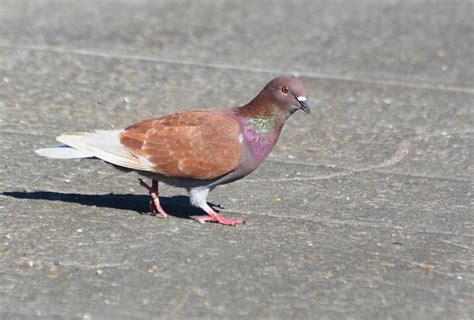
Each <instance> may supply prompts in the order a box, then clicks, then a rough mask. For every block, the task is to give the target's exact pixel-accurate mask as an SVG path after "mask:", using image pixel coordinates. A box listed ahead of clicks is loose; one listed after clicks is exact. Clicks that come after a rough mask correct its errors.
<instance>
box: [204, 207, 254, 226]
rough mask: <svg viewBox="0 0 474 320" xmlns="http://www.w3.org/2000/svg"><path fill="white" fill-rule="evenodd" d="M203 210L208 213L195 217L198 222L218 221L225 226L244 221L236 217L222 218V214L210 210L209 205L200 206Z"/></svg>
mask: <svg viewBox="0 0 474 320" xmlns="http://www.w3.org/2000/svg"><path fill="white" fill-rule="evenodd" d="M202 209H203V210H204V211H206V213H207V214H208V215H207V216H204V217H199V218H197V219H196V220H197V221H198V222H200V223H204V222H217V223H220V224H224V225H227V226H236V225H238V224H243V223H245V221H243V220H238V219H227V218H224V217H223V216H221V215H219V214H217V212H215V211H214V210H212V208H211V207H209V206H207V205H206V207H204V208H202Z"/></svg>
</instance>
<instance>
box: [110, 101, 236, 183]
mask: <svg viewBox="0 0 474 320" xmlns="http://www.w3.org/2000/svg"><path fill="white" fill-rule="evenodd" d="M239 134H240V125H239V123H238V122H237V121H236V120H235V119H233V118H232V117H230V116H228V115H227V114H225V113H224V112H219V111H215V110H214V111H210V110H192V111H187V112H181V113H176V114H172V115H169V116H166V117H162V118H158V119H152V120H146V121H143V122H139V123H137V124H134V125H132V126H130V127H128V128H126V129H125V130H123V131H122V132H120V134H119V140H120V143H121V144H122V146H124V147H125V149H126V150H128V151H129V152H130V153H132V154H133V155H134V156H136V157H137V159H138V161H139V162H140V163H142V164H144V165H146V166H148V167H149V168H150V171H156V172H159V173H161V174H164V175H166V176H171V177H192V178H195V179H213V178H217V177H219V176H222V175H224V174H226V173H228V172H230V171H232V170H234V169H235V168H237V166H238V165H239V162H240V141H239Z"/></svg>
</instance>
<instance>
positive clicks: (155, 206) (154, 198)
mask: <svg viewBox="0 0 474 320" xmlns="http://www.w3.org/2000/svg"><path fill="white" fill-rule="evenodd" d="M138 181H140V185H141V186H142V187H145V188H146V189H147V190H148V192H149V193H150V197H151V201H150V210H151V214H152V215H153V216H154V215H156V214H157V213H159V214H160V215H161V216H162V217H163V218H165V219H168V214H167V213H166V212H165V210H163V208H161V205H160V199H159V198H158V181H156V180H151V183H152V185H151V187H150V186H149V185H148V184H146V183H145V182H144V181H143V180H142V179H138Z"/></svg>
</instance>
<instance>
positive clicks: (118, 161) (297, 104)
mask: <svg viewBox="0 0 474 320" xmlns="http://www.w3.org/2000/svg"><path fill="white" fill-rule="evenodd" d="M299 109H301V110H303V111H304V112H306V113H309V112H310V108H309V106H308V103H307V101H306V97H305V95H304V88H303V85H302V83H301V82H300V81H299V80H298V79H296V78H292V77H278V78H275V79H273V80H271V81H270V82H269V83H268V84H267V85H266V86H265V87H264V88H263V90H262V91H261V92H260V93H259V94H258V95H257V96H256V97H255V98H254V99H253V100H252V101H250V102H249V103H248V104H246V105H244V106H242V107H234V108H230V109H222V110H216V109H195V110H190V111H184V112H178V113H174V114H171V115H167V116H164V117H161V118H155V119H149V120H144V121H141V122H138V123H135V124H133V125H131V126H129V127H128V128H125V129H121V130H98V131H94V132H90V133H86V132H80V133H64V134H62V135H60V136H59V137H57V140H58V141H59V142H61V143H62V145H60V146H57V147H53V148H46V149H39V150H36V153H37V154H39V155H41V156H45V157H48V158H59V159H73V158H91V157H96V158H99V159H102V160H103V161H106V162H108V163H111V164H114V165H116V166H119V167H125V168H127V169H132V170H136V171H137V172H138V173H139V174H140V175H142V176H144V177H149V178H151V180H152V183H151V185H148V184H147V183H145V182H144V181H143V180H141V179H139V181H140V184H141V185H142V186H143V187H145V188H146V189H147V190H148V192H149V194H150V197H151V201H150V209H151V211H152V214H153V215H156V214H160V215H161V216H162V217H164V218H167V217H168V214H167V213H166V212H165V211H164V210H163V208H162V207H161V205H160V200H159V197H158V182H159V181H160V182H164V183H166V184H170V185H173V186H177V187H182V188H186V189H187V191H188V192H189V198H190V202H191V204H192V205H193V206H195V207H199V208H201V209H202V210H204V211H205V212H206V213H207V215H205V216H201V217H199V218H198V219H197V221H199V222H201V223H204V222H206V221H207V222H217V223H220V224H224V225H237V224H241V223H243V221H242V220H236V219H228V218H225V217H223V216H221V215H219V214H218V213H217V212H216V211H214V210H213V209H212V208H211V207H210V206H209V205H208V204H207V201H206V199H207V195H208V193H209V191H210V190H212V189H214V188H215V187H216V186H218V185H221V184H225V183H230V182H233V181H236V180H238V179H241V178H243V177H245V176H246V175H248V174H249V173H251V172H252V171H254V170H255V169H256V168H257V167H258V166H259V165H260V163H262V161H263V160H264V159H265V158H266V157H267V156H268V154H269V153H270V152H271V150H272V149H273V147H274V146H275V144H276V142H277V141H278V137H279V136H280V132H281V130H282V128H283V125H284V124H285V121H286V120H287V119H288V117H289V116H290V115H292V114H293V113H294V112H295V111H297V110H299Z"/></svg>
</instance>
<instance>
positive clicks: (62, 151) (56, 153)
mask: <svg viewBox="0 0 474 320" xmlns="http://www.w3.org/2000/svg"><path fill="white" fill-rule="evenodd" d="M35 152H36V153H37V154H39V155H40V156H43V157H46V158H53V159H80V158H92V157H94V155H93V154H91V153H89V152H85V151H80V150H77V149H74V148H71V147H70V146H67V145H60V146H57V147H53V148H44V149H38V150H35Z"/></svg>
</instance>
